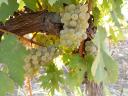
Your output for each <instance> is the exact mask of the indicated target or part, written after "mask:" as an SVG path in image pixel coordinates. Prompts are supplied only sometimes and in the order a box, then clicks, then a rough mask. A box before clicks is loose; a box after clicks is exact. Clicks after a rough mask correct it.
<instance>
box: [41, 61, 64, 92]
mask: <svg viewBox="0 0 128 96" xmlns="http://www.w3.org/2000/svg"><path fill="white" fill-rule="evenodd" d="M45 71H46V72H45V74H44V75H42V76H41V77H40V81H41V82H42V86H43V88H45V89H50V91H51V93H52V94H53V93H54V90H55V89H59V83H63V82H64V81H63V77H62V75H63V71H62V70H58V68H57V67H56V66H55V64H54V63H52V62H50V63H48V64H47V65H46V66H45Z"/></svg>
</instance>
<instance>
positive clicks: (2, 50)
mask: <svg viewBox="0 0 128 96" xmlns="http://www.w3.org/2000/svg"><path fill="white" fill-rule="evenodd" d="M4 38H5V39H4V40H3V41H2V42H1V43H0V63H2V64H6V65H7V66H8V68H9V75H10V77H11V78H12V79H13V80H14V81H15V82H16V83H17V84H19V85H22V84H23V80H24V70H23V65H24V58H25V56H26V55H27V54H28V51H26V49H25V47H23V46H22V45H21V44H20V43H19V42H18V40H17V39H16V37H15V36H13V35H10V34H9V35H7V34H6V35H5V36H4Z"/></svg>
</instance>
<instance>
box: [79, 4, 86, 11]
mask: <svg viewBox="0 0 128 96" xmlns="http://www.w3.org/2000/svg"><path fill="white" fill-rule="evenodd" d="M87 11H88V5H87V4H85V5H82V6H80V12H85V13H86V12H87Z"/></svg>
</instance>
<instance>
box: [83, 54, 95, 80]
mask: <svg viewBox="0 0 128 96" xmlns="http://www.w3.org/2000/svg"><path fill="white" fill-rule="evenodd" d="M93 61H94V56H92V55H86V56H85V62H86V66H87V77H88V79H89V80H90V81H92V80H94V79H93V76H92V72H91V67H92V63H93Z"/></svg>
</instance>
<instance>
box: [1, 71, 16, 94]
mask: <svg viewBox="0 0 128 96" xmlns="http://www.w3.org/2000/svg"><path fill="white" fill-rule="evenodd" d="M7 92H8V93H12V92H14V82H13V80H12V79H10V78H9V77H8V75H7V74H5V73H3V72H0V95H1V96H6V94H7Z"/></svg>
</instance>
